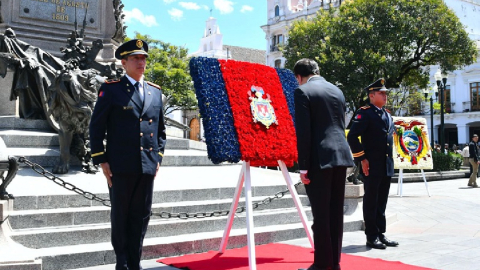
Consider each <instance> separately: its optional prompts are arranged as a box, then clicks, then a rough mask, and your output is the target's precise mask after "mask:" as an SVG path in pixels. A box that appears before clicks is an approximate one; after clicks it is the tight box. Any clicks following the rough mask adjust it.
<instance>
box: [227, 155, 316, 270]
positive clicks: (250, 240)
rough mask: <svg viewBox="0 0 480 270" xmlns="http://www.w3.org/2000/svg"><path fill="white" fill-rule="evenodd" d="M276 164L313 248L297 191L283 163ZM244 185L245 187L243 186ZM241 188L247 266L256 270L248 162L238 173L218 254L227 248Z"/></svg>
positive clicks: (251, 269)
mask: <svg viewBox="0 0 480 270" xmlns="http://www.w3.org/2000/svg"><path fill="white" fill-rule="evenodd" d="M278 164H279V166H280V168H281V170H282V174H283V177H284V179H285V182H286V183H287V187H288V189H289V191H290V194H291V195H292V199H293V201H294V203H295V206H296V208H297V211H298V214H299V216H300V218H301V220H302V224H303V227H304V228H305V232H306V233H307V237H308V239H309V240H310V244H311V246H312V248H313V247H314V246H313V238H312V232H311V230H310V227H309V226H308V224H307V222H308V219H307V215H306V214H305V211H304V210H303V208H302V203H301V202H300V198H299V197H298V194H297V191H296V189H295V187H294V184H293V182H292V179H291V178H290V174H289V173H288V170H287V166H286V165H285V162H283V161H281V160H279V161H278ZM244 184H245V186H244ZM242 187H244V194H245V207H246V213H247V245H248V265H249V269H250V270H256V269H257V264H256V257H255V237H254V232H253V228H254V226H253V208H252V184H251V177H250V162H248V161H245V162H243V165H242V169H241V171H240V176H239V178H238V183H237V188H236V189H235V194H234V196H233V202H232V205H231V207H230V212H229V214H228V219H227V225H226V227H225V230H224V232H223V238H222V242H221V243H220V248H219V252H220V253H224V252H225V249H226V248H227V243H228V238H229V236H230V231H231V229H232V225H233V219H234V218H235V210H236V209H237V207H238V201H239V200H240V194H241V193H242Z"/></svg>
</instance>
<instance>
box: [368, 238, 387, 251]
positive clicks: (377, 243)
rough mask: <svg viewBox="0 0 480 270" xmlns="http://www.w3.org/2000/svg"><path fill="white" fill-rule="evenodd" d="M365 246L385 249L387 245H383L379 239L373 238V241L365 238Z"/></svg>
mask: <svg viewBox="0 0 480 270" xmlns="http://www.w3.org/2000/svg"><path fill="white" fill-rule="evenodd" d="M367 247H371V248H375V249H386V248H387V246H385V245H384V244H383V243H382V242H380V239H378V237H377V238H375V240H374V241H369V240H367Z"/></svg>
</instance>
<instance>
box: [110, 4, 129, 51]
mask: <svg viewBox="0 0 480 270" xmlns="http://www.w3.org/2000/svg"><path fill="white" fill-rule="evenodd" d="M123 7H124V5H123V4H122V0H113V13H114V15H115V21H116V23H115V27H116V29H115V34H114V35H113V37H112V39H113V40H115V41H116V42H118V43H123V40H124V39H125V37H126V34H125V33H126V31H127V26H124V25H123V20H124V18H125V14H123Z"/></svg>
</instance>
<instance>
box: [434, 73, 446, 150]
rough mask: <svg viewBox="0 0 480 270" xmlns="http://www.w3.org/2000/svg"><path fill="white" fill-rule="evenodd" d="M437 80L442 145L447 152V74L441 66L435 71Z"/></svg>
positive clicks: (442, 148)
mask: <svg viewBox="0 0 480 270" xmlns="http://www.w3.org/2000/svg"><path fill="white" fill-rule="evenodd" d="M435 80H436V81H437V87H438V92H439V94H440V136H439V137H440V147H441V151H442V153H445V127H444V113H443V110H444V106H445V105H444V104H443V103H444V100H443V99H444V91H445V87H446V86H447V74H445V73H442V71H441V70H440V68H438V69H437V72H435Z"/></svg>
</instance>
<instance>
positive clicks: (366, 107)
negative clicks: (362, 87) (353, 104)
mask: <svg viewBox="0 0 480 270" xmlns="http://www.w3.org/2000/svg"><path fill="white" fill-rule="evenodd" d="M360 109H362V110H366V109H370V106H363V107H360Z"/></svg>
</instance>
